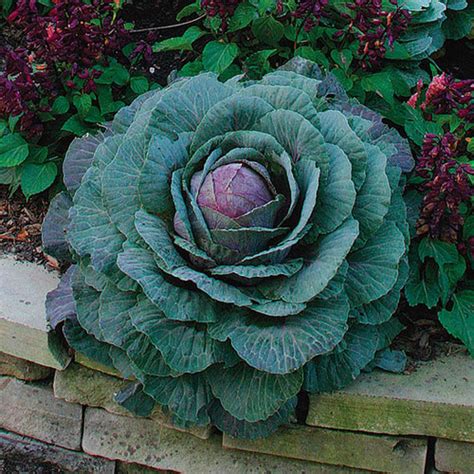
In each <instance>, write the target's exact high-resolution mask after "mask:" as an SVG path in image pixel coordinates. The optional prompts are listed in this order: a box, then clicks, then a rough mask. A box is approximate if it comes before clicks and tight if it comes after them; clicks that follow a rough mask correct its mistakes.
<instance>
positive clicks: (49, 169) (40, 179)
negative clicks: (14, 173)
mask: <svg viewBox="0 0 474 474" xmlns="http://www.w3.org/2000/svg"><path fill="white" fill-rule="evenodd" d="M57 174H58V168H57V166H56V164H55V163H52V162H49V163H42V164H40V165H36V164H33V163H28V164H26V165H25V166H24V167H23V169H22V170H21V190H22V191H23V194H24V195H25V197H26V198H27V199H28V198H29V197H30V196H33V194H38V193H40V192H42V191H44V190H45V189H48V188H49V187H50V186H51V185H52V184H53V183H54V180H55V179H56V176H57Z"/></svg>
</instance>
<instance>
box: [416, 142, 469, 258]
mask: <svg viewBox="0 0 474 474" xmlns="http://www.w3.org/2000/svg"><path fill="white" fill-rule="evenodd" d="M458 149H459V142H458V140H457V139H456V137H455V136H454V135H453V134H452V133H446V134H445V135H443V136H438V135H434V134H426V135H425V139H424V142H423V147H422V155H421V157H420V158H419V160H418V163H417V166H416V173H417V175H418V176H420V177H421V178H423V179H424V182H423V184H422V185H421V191H422V192H423V193H424V198H423V203H422V209H421V213H420V217H419V219H418V222H417V234H418V235H420V236H424V235H429V236H430V237H431V238H433V239H441V240H445V241H448V242H456V243H458V242H461V241H462V236H461V230H462V226H463V224H464V217H463V215H462V214H461V213H460V207H461V204H463V203H465V204H466V205H468V204H469V202H470V200H471V198H472V196H474V187H473V186H472V185H471V183H470V180H469V175H474V168H473V167H472V166H471V165H470V164H468V163H459V162H458V161H456V159H455V157H456V155H457V154H458ZM463 245H464V247H465V248H469V246H470V244H469V242H468V245H467V247H466V244H463ZM473 250H474V248H473Z"/></svg>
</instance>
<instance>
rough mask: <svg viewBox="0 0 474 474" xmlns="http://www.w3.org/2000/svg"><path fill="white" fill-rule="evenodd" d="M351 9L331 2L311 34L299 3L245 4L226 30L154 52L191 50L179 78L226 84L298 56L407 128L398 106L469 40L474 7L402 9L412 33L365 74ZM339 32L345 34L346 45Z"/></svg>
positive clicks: (434, 4) (215, 26) (197, 32)
mask: <svg viewBox="0 0 474 474" xmlns="http://www.w3.org/2000/svg"><path fill="white" fill-rule="evenodd" d="M200 3H201V2H200V1H199V0H196V1H195V2H193V3H192V4H191V5H189V6H188V7H186V8H185V10H183V12H184V11H186V14H188V13H190V12H196V11H199V8H200ZM348 3H350V2H349V0H348V1H341V2H329V5H328V7H326V10H325V15H324V16H322V17H321V18H320V19H319V20H318V21H317V22H316V23H315V25H314V26H313V27H312V28H310V29H309V30H308V29H307V28H305V25H306V23H305V22H306V21H307V16H306V15H303V16H302V17H299V18H297V17H296V16H295V12H297V7H298V5H297V2H283V3H282V4H281V3H280V2H276V1H273V0H270V1H268V0H264V1H258V0H243V1H241V2H239V5H238V6H237V8H236V9H235V12H234V13H233V15H232V16H231V17H230V18H229V19H228V20H226V25H227V26H226V28H225V29H224V31H223V23H222V21H221V19H220V18H219V17H212V18H211V17H208V18H207V19H206V20H205V22H204V28H199V27H197V26H192V27H190V28H189V29H188V30H187V31H186V32H185V33H184V34H183V35H182V37H178V38H171V39H166V40H164V41H162V42H160V43H158V44H157V45H155V49H156V50H162V49H163V48H165V49H166V50H169V49H174V50H177V51H180V50H181V51H184V50H194V51H195V52H196V58H195V60H194V62H192V63H188V64H186V65H185V66H184V67H183V69H182V70H181V71H180V74H181V75H183V76H192V75H195V74H198V73H200V72H203V71H211V72H216V73H218V74H220V75H221V77H222V79H228V78H229V77H232V76H234V75H237V74H242V73H243V74H246V75H247V76H248V77H250V78H252V79H259V78H261V77H262V76H263V75H264V74H266V73H268V72H270V70H271V69H272V68H274V67H278V66H280V65H281V64H283V63H284V62H285V61H287V60H288V59H290V58H291V57H293V56H295V55H296V56H300V57H303V58H306V59H308V60H310V61H313V62H315V63H317V64H318V65H320V66H322V67H324V68H325V69H326V70H328V71H331V72H332V73H333V74H334V75H335V76H336V77H337V78H338V80H339V81H340V82H341V84H342V85H343V86H344V88H345V89H346V91H347V92H348V93H349V94H350V95H352V96H354V97H356V98H357V99H359V100H360V101H361V102H362V103H364V104H366V105H368V106H369V107H371V108H373V109H375V110H378V111H379V112H380V113H382V114H383V115H384V116H386V117H387V118H389V119H390V120H392V121H393V122H395V123H397V124H399V125H403V124H404V123H405V122H406V111H405V110H404V108H403V106H402V105H401V102H402V101H404V100H406V98H407V97H409V96H410V91H411V90H412V88H413V87H414V86H415V85H416V82H417V80H418V79H423V80H424V81H425V82H426V81H428V79H429V75H428V74H427V73H426V71H425V70H424V69H423V68H420V61H421V60H423V59H426V58H428V57H429V56H430V55H432V54H433V53H434V52H436V51H438V50H440V49H441V48H442V46H443V44H444V42H445V40H446V39H460V38H463V37H465V36H467V34H468V33H469V32H470V31H471V27H472V22H473V20H474V8H473V6H472V5H468V3H467V2H466V1H464V0H460V1H455V2H453V1H447V0H423V1H422V2H419V1H408V2H399V5H400V7H401V8H405V9H407V10H408V11H409V13H410V21H409V26H408V30H407V31H406V32H404V33H402V34H401V36H400V37H399V38H398V39H397V40H396V41H395V43H394V44H393V45H391V46H390V45H389V44H384V45H381V46H382V47H384V48H385V49H386V53H385V55H384V57H383V58H381V60H380V62H379V63H378V64H377V65H375V66H371V67H368V68H367V67H362V66H363V64H362V63H361V61H362V62H363V61H365V59H364V56H365V55H364V54H363V53H361V51H360V45H359V42H358V40H357V39H356V38H355V37H354V36H351V35H350V34H349V32H350V31H351V28H350V27H349V22H348V20H347V19H346V18H345V17H343V15H344V14H347V13H350V12H351V10H349V9H348V8H347V4H348ZM383 8H385V10H386V11H388V12H394V11H395V10H396V7H395V6H394V5H392V4H391V3H390V2H388V1H386V2H383ZM183 15H184V13H183ZM183 15H178V17H179V18H182V17H183ZM336 32H341V35H342V39H341V36H335V33H336ZM213 37H214V39H213ZM216 38H217V39H216ZM198 39H201V40H200V41H199V42H197V40H198ZM202 39H205V41H204V42H203V41H202ZM203 44H204V46H202V45H203Z"/></svg>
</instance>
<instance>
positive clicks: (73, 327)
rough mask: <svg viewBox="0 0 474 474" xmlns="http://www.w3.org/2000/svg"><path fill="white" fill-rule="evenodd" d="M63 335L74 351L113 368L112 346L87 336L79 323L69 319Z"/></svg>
mask: <svg viewBox="0 0 474 474" xmlns="http://www.w3.org/2000/svg"><path fill="white" fill-rule="evenodd" d="M63 333H64V336H65V337H66V340H67V342H68V344H69V345H70V346H71V347H72V348H73V349H74V350H76V351H77V352H80V353H81V354H84V355H85V356H86V357H89V358H90V359H92V360H94V361H96V362H99V363H100V364H103V365H106V366H107V367H111V368H113V363H112V359H111V358H110V356H109V348H110V346H109V345H108V344H106V343H104V342H100V341H98V340H97V339H96V338H94V337H93V336H91V335H89V334H87V333H86V331H85V330H84V329H83V328H82V327H81V326H80V325H79V324H78V323H77V322H75V321H72V320H70V319H67V320H66V321H65V322H64V326H63Z"/></svg>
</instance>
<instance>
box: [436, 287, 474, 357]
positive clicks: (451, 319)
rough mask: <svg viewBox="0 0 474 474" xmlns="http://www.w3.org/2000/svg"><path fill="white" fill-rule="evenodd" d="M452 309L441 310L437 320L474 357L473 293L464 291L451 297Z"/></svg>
mask: <svg viewBox="0 0 474 474" xmlns="http://www.w3.org/2000/svg"><path fill="white" fill-rule="evenodd" d="M453 304H454V305H453V308H452V309H451V310H450V311H449V310H447V309H443V310H442V311H440V313H439V316H438V317H439V320H440V322H441V324H442V325H443V326H444V327H445V328H446V329H447V331H448V332H449V333H450V334H451V335H453V336H454V337H457V338H458V339H461V341H462V342H463V343H464V344H465V345H466V347H467V348H468V350H469V352H470V353H471V355H472V356H474V291H473V290H464V291H460V292H459V293H456V294H455V295H454V296H453Z"/></svg>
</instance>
